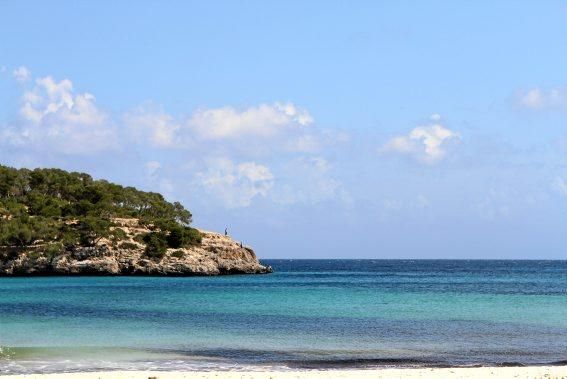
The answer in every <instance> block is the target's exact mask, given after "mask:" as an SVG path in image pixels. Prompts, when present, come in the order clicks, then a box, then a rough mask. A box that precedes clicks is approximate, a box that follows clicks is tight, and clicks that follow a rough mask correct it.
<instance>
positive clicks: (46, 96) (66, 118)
mask: <svg viewBox="0 0 567 379" xmlns="http://www.w3.org/2000/svg"><path fill="white" fill-rule="evenodd" d="M20 115H21V120H20V122H18V123H17V125H15V126H13V127H12V128H9V129H7V130H5V131H4V133H3V135H4V136H5V137H6V140H5V141H7V142H8V143H9V144H11V145H35V146H36V147H38V148H41V149H49V150H54V151H58V152H61V153H65V154H88V153H94V152H98V151H102V150H107V149H112V148H116V146H117V140H116V135H115V132H114V130H113V129H112V128H111V127H109V126H108V125H107V123H108V116H107V115H106V113H104V112H102V111H101V110H100V109H99V108H98V107H97V106H96V104H95V97H94V96H93V95H91V94H89V93H75V91H74V89H73V83H72V82H71V81H70V80H68V79H64V80H62V81H60V82H57V81H55V80H54V79H53V78H52V77H50V76H47V77H44V78H40V79H37V80H36V82H35V86H34V88H33V89H32V90H30V91H26V92H25V93H24V94H23V96H22V105H21V107H20Z"/></svg>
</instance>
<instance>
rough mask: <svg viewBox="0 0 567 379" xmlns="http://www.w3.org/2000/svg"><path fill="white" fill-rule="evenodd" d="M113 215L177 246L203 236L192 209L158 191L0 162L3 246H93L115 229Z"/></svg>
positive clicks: (0, 238) (83, 174)
mask: <svg viewBox="0 0 567 379" xmlns="http://www.w3.org/2000/svg"><path fill="white" fill-rule="evenodd" d="M114 218H137V219H139V221H140V223H141V224H143V225H147V226H148V227H151V228H154V229H158V232H159V233H163V234H164V236H167V237H168V239H169V240H170V241H171V243H172V244H173V245H175V247H179V246H182V245H186V244H190V243H195V242H198V241H199V240H200V239H199V235H198V232H197V231H196V230H195V229H192V228H190V227H189V225H190V223H191V221H192V215H191V212H189V211H188V210H186V209H185V208H184V207H183V205H181V204H180V203H179V202H174V203H170V202H168V201H166V200H165V199H164V197H163V196H162V195H161V194H159V193H155V192H144V191H140V190H137V189H136V188H133V187H123V186H121V185H118V184H114V183H110V182H108V181H106V180H94V179H93V178H92V177H91V176H90V175H88V174H85V173H79V172H67V171H64V170H60V169H35V170H29V169H15V168H10V167H6V166H1V165H0V246H28V245H31V244H34V243H40V242H41V243H44V244H45V243H51V244H55V243H56V244H58V245H60V246H61V248H62V249H64V248H70V247H72V246H76V245H87V246H92V245H95V244H96V243H97V242H98V241H99V240H100V239H101V238H103V237H108V236H110V235H111V234H112V233H113V231H112V230H111V229H112V228H111V226H112V220H113V219H114ZM196 232H197V233H196ZM147 240H148V241H150V240H152V241H153V240H155V238H153V239H152V238H147ZM154 242H155V241H154Z"/></svg>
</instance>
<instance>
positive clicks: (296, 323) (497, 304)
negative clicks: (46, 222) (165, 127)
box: [0, 260, 567, 374]
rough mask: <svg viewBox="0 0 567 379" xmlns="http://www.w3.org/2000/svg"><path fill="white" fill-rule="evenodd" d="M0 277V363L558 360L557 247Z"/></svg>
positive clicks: (54, 366)
mask: <svg viewBox="0 0 567 379" xmlns="http://www.w3.org/2000/svg"><path fill="white" fill-rule="evenodd" d="M262 263H264V264H269V265H271V266H272V267H273V268H274V270H275V272H274V273H273V274H268V275H234V276H219V277H35V278H29V277H27V278H0V374H17V373H52V372H74V371H98V370H146V369H148V370H246V371H254V370H266V369H271V370H297V369H334V368H351V367H352V368H355V367H356V368H373V367H448V366H481V365H499V366H507V365H544V364H556V365H564V364H567V261H538V260H526V261H515V260H264V261H262Z"/></svg>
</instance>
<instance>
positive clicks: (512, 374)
mask: <svg viewBox="0 0 567 379" xmlns="http://www.w3.org/2000/svg"><path fill="white" fill-rule="evenodd" d="M0 378H1V379H99V378H100V379H148V378H157V379H204V378H218V379H220V378H223V379H224V378H227V379H256V378H262V379H263V378H266V379H270V378H273V379H296V378H307V379H321V378H362V379H365V378H439V379H445V378H514V379H522V378H542V379H551V378H557V379H559V378H563V379H567V366H540V367H479V368H476V367H475V368H420V369H372V370H304V371H258V372H250V371H248V372H238V371H211V372H198V371H195V372H178V371H173V372H164V371H158V372H156V371H110V372H90V373H73V374H43V375H8V376H2V375H0Z"/></svg>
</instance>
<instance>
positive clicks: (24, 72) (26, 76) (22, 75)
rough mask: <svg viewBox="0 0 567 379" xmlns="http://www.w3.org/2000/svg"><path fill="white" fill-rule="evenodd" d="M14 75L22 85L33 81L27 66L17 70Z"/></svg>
mask: <svg viewBox="0 0 567 379" xmlns="http://www.w3.org/2000/svg"><path fill="white" fill-rule="evenodd" d="M12 75H13V76H14V78H15V79H16V80H17V81H18V82H20V83H25V82H27V81H28V80H30V79H31V72H30V70H29V69H28V68H27V67H25V66H20V67H18V68H16V69H15V70H14V71H12Z"/></svg>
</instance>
